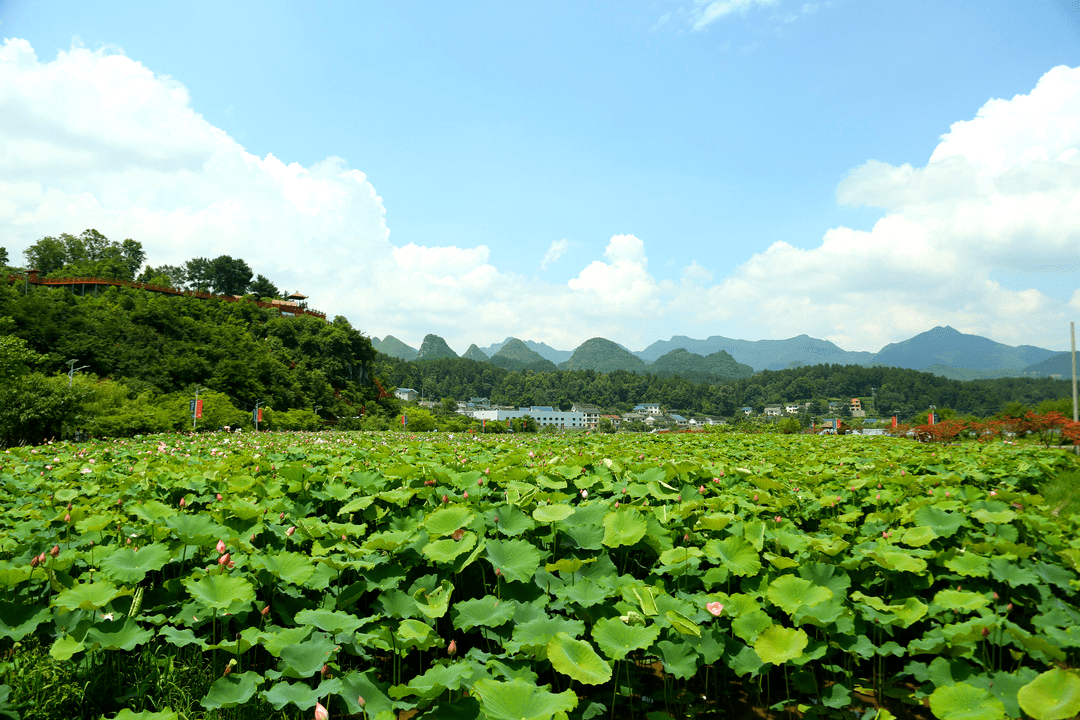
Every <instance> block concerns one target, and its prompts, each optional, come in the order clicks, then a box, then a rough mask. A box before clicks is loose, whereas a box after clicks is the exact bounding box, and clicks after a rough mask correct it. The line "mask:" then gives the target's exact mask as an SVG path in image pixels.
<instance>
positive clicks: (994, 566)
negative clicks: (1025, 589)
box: [990, 557, 1039, 587]
mask: <svg viewBox="0 0 1080 720" xmlns="http://www.w3.org/2000/svg"><path fill="white" fill-rule="evenodd" d="M990 574H991V575H993V577H994V579H995V580H999V581H1001V582H1003V583H1007V584H1009V585H1012V586H1013V587H1015V586H1017V585H1038V584H1039V576H1038V575H1036V574H1035V573H1034V572H1033V571H1032V570H1030V569H1028V568H1027V567H1021V566H1020V565H1019V564H1018V562H1016V561H1014V560H1009V559H1008V558H1003V557H996V558H993V559H991V560H990Z"/></svg>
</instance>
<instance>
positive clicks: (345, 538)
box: [341, 533, 349, 542]
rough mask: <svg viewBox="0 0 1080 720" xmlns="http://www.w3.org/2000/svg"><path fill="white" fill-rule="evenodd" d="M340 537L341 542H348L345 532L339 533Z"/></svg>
mask: <svg viewBox="0 0 1080 720" xmlns="http://www.w3.org/2000/svg"><path fill="white" fill-rule="evenodd" d="M341 539H342V541H343V542H348V540H349V538H347V537H345V533H341Z"/></svg>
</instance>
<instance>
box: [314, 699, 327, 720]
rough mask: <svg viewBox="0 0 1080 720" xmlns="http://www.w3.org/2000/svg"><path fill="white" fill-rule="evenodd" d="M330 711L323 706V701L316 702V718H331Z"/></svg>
mask: <svg viewBox="0 0 1080 720" xmlns="http://www.w3.org/2000/svg"><path fill="white" fill-rule="evenodd" d="M329 719H330V713H329V712H328V711H327V710H326V708H324V707H323V704H322V703H321V702H316V703H315V720H329Z"/></svg>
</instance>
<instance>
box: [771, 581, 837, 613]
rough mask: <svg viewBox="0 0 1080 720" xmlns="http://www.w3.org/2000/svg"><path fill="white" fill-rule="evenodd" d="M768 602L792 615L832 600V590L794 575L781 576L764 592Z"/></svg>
mask: <svg viewBox="0 0 1080 720" xmlns="http://www.w3.org/2000/svg"><path fill="white" fill-rule="evenodd" d="M766 595H767V596H768V598H769V601H770V602H771V603H772V604H773V605H776V606H777V607H778V608H780V609H781V610H783V611H784V612H786V613H787V614H788V615H794V614H795V613H796V612H798V611H799V610H800V609H801V608H802V607H804V606H814V605H817V604H819V603H823V602H825V601H826V600H830V599H832V596H833V594H832V590H830V589H829V588H827V587H821V586H820V585H813V584H812V583H810V582H809V581H807V580H803V579H802V578H800V577H796V576H795V575H782V576H780V577H778V578H777V579H776V580H773V581H772V582H771V583H769V589H768V591H767V592H766Z"/></svg>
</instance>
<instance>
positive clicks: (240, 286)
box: [209, 255, 251, 295]
mask: <svg viewBox="0 0 1080 720" xmlns="http://www.w3.org/2000/svg"><path fill="white" fill-rule="evenodd" d="M209 270H210V272H209V276H210V278H209V279H210V287H211V289H212V290H213V291H214V292H215V293H216V294H218V295H243V294H245V293H246V292H247V289H248V285H250V284H251V268H250V267H248V264H247V263H246V262H244V261H243V260H241V259H240V258H232V257H229V256H228V255H219V256H218V257H216V258H214V259H213V260H212V261H211V262H210V268H209Z"/></svg>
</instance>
